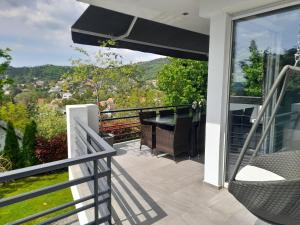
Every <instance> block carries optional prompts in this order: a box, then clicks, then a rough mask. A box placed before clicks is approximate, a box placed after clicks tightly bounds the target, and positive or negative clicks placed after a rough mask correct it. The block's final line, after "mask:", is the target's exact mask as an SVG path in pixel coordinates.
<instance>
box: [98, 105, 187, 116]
mask: <svg viewBox="0 0 300 225" xmlns="http://www.w3.org/2000/svg"><path fill="white" fill-rule="evenodd" d="M187 106H190V105H187V104H185V105H169V106H154V107H141V108H127V109H115V110H108V111H101V112H100V114H106V113H116V112H129V111H139V110H149V109H164V108H177V107H187Z"/></svg>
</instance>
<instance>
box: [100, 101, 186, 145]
mask: <svg viewBox="0 0 300 225" xmlns="http://www.w3.org/2000/svg"><path fill="white" fill-rule="evenodd" d="M180 107H191V105H187V104H182V105H167V106H154V107H140V108H126V109H116V110H109V111H102V112H100V116H99V117H100V118H99V121H100V122H101V123H102V124H101V125H100V131H101V132H102V133H105V132H109V133H112V134H114V141H115V142H121V141H128V140H133V139H136V138H139V137H140V122H139V120H138V118H139V112H143V111H148V110H155V111H156V110H159V109H170V108H180ZM108 113H122V115H116V116H115V117H111V118H107V117H105V115H106V114H108ZM126 120H128V121H131V122H132V123H129V122H128V123H127V124H126V126H123V121H126ZM113 121H120V124H118V126H117V127H118V129H115V128H114V129H110V128H111V127H112V126H109V124H110V123H113ZM121 121H122V122H121ZM137 124H138V125H137Z"/></svg>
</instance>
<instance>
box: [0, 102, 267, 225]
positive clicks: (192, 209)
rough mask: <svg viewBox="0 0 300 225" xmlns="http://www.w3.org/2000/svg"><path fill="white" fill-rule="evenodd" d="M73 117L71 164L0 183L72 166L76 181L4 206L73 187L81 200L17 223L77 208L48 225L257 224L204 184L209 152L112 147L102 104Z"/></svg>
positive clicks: (136, 143)
mask: <svg viewBox="0 0 300 225" xmlns="http://www.w3.org/2000/svg"><path fill="white" fill-rule="evenodd" d="M67 118H68V141H69V143H68V144H69V146H68V147H69V157H70V159H67V160H62V161H57V162H54V163H48V164H43V165H41V166H35V167H29V168H25V169H20V170H15V171H11V172H6V173H3V174H1V176H0V182H5V181H8V180H12V179H18V178H23V177H28V176H32V175H34V174H40V173H44V172H49V171H54V170H57V169H61V168H64V167H69V176H70V180H69V181H67V182H65V183H62V184H56V185H54V186H49V187H45V188H43V189H40V190H35V191H31V192H28V193H23V194H21V195H18V196H15V197H12V198H8V199H1V200H0V206H1V207H5V206H8V205H11V204H15V203H16V202H22V201H24V200H26V199H30V198H34V197H37V196H40V195H43V194H48V193H52V192H54V191H56V190H61V189H63V188H70V187H71V190H72V194H73V198H74V200H73V201H72V202H69V203H67V204H64V205H61V206H57V207H55V208H53V209H49V210H46V211H42V212H39V213H37V214H35V215H31V216H29V217H26V218H23V219H21V220H18V221H15V222H14V223H12V224H23V223H26V222H28V221H31V220H33V219H35V218H38V217H41V216H43V215H47V214H50V213H52V212H56V211H59V210H61V209H64V208H67V207H69V206H76V208H75V209H73V210H70V211H69V212H66V213H62V214H60V215H58V216H56V217H53V218H51V219H48V220H46V221H44V222H42V223H41V224H50V223H51V224H58V225H60V224H73V225H75V224H118V225H125V224H130V225H133V224H142V225H148V224H162V225H163V224H172V225H173V224H175V225H176V224H180V225H182V224H188V225H190V224H191V225H192V224H195V225H196V224H197V225H199V224H203V225H237V224H243V225H254V224H258V223H256V222H257V218H256V217H255V216H253V215H252V214H251V213H249V212H248V211H247V210H246V208H244V207H243V206H242V205H241V204H240V203H238V202H237V201H236V200H235V199H234V198H233V197H232V196H231V195H230V194H229V193H228V191H227V190H226V189H221V190H218V189H217V188H216V187H213V186H210V185H208V184H206V183H205V182H203V177H204V155H203V154H200V155H197V156H196V157H189V156H187V155H184V154H183V155H181V156H178V157H177V158H176V160H174V159H173V157H170V156H168V155H156V154H152V152H151V149H150V148H148V147H146V146H143V147H142V148H141V149H140V140H139V139H134V140H129V141H120V142H119V143H116V144H114V146H113V148H112V147H111V146H110V145H109V144H107V143H106V142H105V141H104V140H103V139H102V138H101V137H100V136H99V135H98V134H97V133H96V132H95V131H97V130H98V108H97V107H96V106H95V105H81V106H70V107H69V109H68V110H67ZM97 196H98V197H97ZM70 221H71V222H70ZM260 224H262V223H260Z"/></svg>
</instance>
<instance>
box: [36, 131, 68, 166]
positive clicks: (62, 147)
mask: <svg viewBox="0 0 300 225" xmlns="http://www.w3.org/2000/svg"><path fill="white" fill-rule="evenodd" d="M67 149H68V148H67V135H66V134H65V133H62V134H59V135H57V136H55V137H52V138H51V139H47V138H44V137H38V138H37V141H36V150H35V153H36V156H37V158H38V160H39V161H40V162H41V163H47V162H53V161H57V160H61V159H66V158H67V157H68V150H67Z"/></svg>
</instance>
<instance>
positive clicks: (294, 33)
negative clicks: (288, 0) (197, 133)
mask: <svg viewBox="0 0 300 225" xmlns="http://www.w3.org/2000/svg"><path fill="white" fill-rule="evenodd" d="M299 32H300V7H299V6H297V7H290V8H285V9H282V10H277V11H272V12H269V13H265V14H261V15H257V16H252V17H248V18H244V19H240V20H236V21H234V27H233V43H232V59H231V79H230V100H229V112H228V132H227V143H228V144H227V162H226V165H227V175H226V179H227V180H228V179H229V178H230V176H231V172H232V168H233V166H234V164H235V162H236V160H237V157H238V155H239V152H240V151H241V148H242V146H243V144H244V141H245V138H246V137H247V135H248V133H249V130H250V128H251V126H252V124H253V122H254V121H255V119H256V116H257V113H258V111H259V109H260V106H261V104H262V102H263V100H264V96H266V94H267V93H268V90H270V87H271V86H272V84H273V82H274V79H275V78H276V76H277V75H278V73H279V71H280V70H281V68H282V67H283V66H284V65H287V64H289V65H294V54H295V52H296V48H297V42H298V36H299ZM299 87H300V82H299ZM299 90H300V88H299V89H297V88H294V89H292V90H291V91H289V92H288V93H287V96H286V99H287V101H290V102H289V103H286V107H285V105H282V106H281V107H280V110H279V114H278V117H277V118H276V120H275V121H276V122H275V123H274V124H273V125H272V128H271V130H270V133H269V135H268V138H267V140H266V142H265V143H264V145H263V146H264V147H263V149H262V151H265V152H267V153H269V152H276V151H281V150H282V149H283V148H285V139H286V138H285V136H286V133H287V127H286V124H287V123H288V122H289V121H290V120H291V115H290V114H289V113H290V112H291V110H292V109H291V107H290V105H291V104H290V103H291V101H292V102H295V103H297V102H300V91H299ZM275 97H276V96H275ZM273 107H274V104H273V105H272V104H271V106H270V108H269V109H268V113H269V115H270V113H271V112H272V109H273ZM264 123H265V122H264V120H263V121H261V124H260V125H259V128H258V130H257V132H256V135H255V136H254V138H253V139H252V140H251V145H250V149H249V151H248V157H245V161H244V163H247V160H249V158H250V155H251V151H252V150H253V148H255V145H256V144H257V141H258V138H259V137H260V135H261V132H262V130H263V129H264V126H265V125H264ZM299 129H300V128H299ZM299 139H300V136H299ZM299 143H300V142H299ZM299 147H300V146H299Z"/></svg>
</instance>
